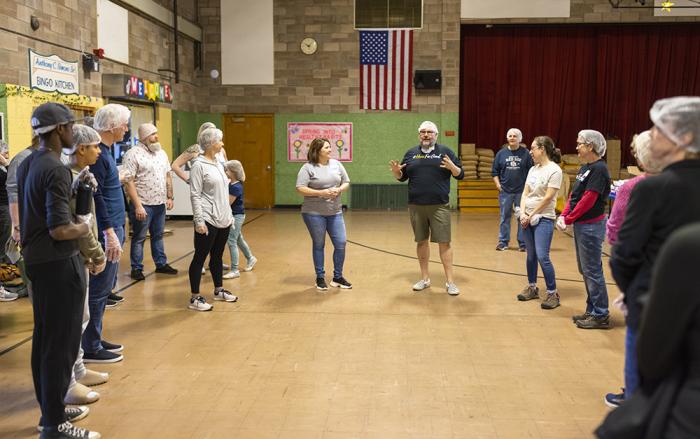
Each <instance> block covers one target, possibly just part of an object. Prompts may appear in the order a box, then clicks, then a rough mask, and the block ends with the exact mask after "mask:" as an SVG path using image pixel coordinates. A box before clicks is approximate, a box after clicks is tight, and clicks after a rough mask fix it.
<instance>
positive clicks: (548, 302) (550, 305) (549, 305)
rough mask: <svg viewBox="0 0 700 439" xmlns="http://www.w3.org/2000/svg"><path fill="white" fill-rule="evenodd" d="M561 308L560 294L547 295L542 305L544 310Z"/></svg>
mask: <svg viewBox="0 0 700 439" xmlns="http://www.w3.org/2000/svg"><path fill="white" fill-rule="evenodd" d="M558 306H559V293H557V292H556V291H555V292H553V293H547V298H546V299H544V302H542V303H541V304H540V308H542V309H554V308H556V307H558Z"/></svg>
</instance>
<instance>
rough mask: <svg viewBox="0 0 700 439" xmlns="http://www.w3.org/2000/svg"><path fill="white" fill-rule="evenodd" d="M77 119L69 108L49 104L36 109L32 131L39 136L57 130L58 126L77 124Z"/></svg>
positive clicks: (53, 103) (32, 121)
mask: <svg viewBox="0 0 700 439" xmlns="http://www.w3.org/2000/svg"><path fill="white" fill-rule="evenodd" d="M76 120H77V119H76V118H75V116H74V115H73V113H72V112H71V111H70V109H69V108H68V107H66V106H65V105H63V104H59V103H56V102H47V103H45V104H41V105H39V106H38V107H36V108H35V109H34V112H33V113H32V119H31V124H32V129H33V130H34V132H36V133H37V134H44V133H48V132H50V131H53V130H55V129H56V127H57V126H58V125H65V124H67V123H70V122H75V121H76Z"/></svg>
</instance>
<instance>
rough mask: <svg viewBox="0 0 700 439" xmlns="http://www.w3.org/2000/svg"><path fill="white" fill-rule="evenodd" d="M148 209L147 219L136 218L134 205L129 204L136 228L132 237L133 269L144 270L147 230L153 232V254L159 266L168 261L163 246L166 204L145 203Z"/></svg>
mask: <svg viewBox="0 0 700 439" xmlns="http://www.w3.org/2000/svg"><path fill="white" fill-rule="evenodd" d="M143 208H144V210H145V211H146V219H145V220H143V221H140V220H137V219H136V213H135V212H134V205H133V204H131V205H130V206H129V222H131V226H132V227H133V229H134V235H133V236H132V237H131V252H130V258H131V269H132V270H143V243H144V241H145V240H146V232H151V256H152V257H153V262H155V263H156V268H157V267H162V266H163V265H165V264H167V263H168V258H167V257H166V256H165V247H164V246H163V230H164V229H165V204H159V205H156V206H147V205H145V204H144V205H143Z"/></svg>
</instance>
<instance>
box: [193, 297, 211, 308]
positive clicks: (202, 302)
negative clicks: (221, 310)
mask: <svg viewBox="0 0 700 439" xmlns="http://www.w3.org/2000/svg"><path fill="white" fill-rule="evenodd" d="M188 308H189V309H193V310H195V311H211V310H212V308H214V307H213V306H212V305H211V304H209V303H207V301H206V299H205V298H204V297H202V296H193V297H192V298H191V299H190V304H189V306H188Z"/></svg>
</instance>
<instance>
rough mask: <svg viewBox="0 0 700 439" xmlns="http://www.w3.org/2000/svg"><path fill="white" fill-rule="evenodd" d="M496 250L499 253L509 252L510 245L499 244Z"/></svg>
mask: <svg viewBox="0 0 700 439" xmlns="http://www.w3.org/2000/svg"><path fill="white" fill-rule="evenodd" d="M496 250H498V251H499V252H502V251H504V250H508V244H504V243H502V242H499V243H498V245H497V246H496Z"/></svg>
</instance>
